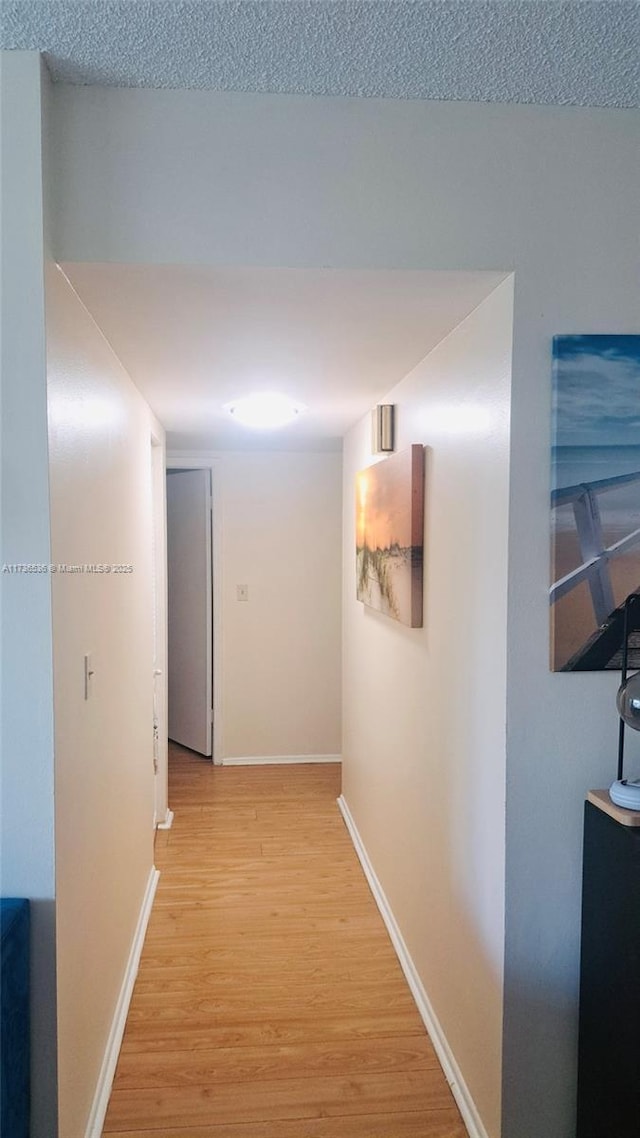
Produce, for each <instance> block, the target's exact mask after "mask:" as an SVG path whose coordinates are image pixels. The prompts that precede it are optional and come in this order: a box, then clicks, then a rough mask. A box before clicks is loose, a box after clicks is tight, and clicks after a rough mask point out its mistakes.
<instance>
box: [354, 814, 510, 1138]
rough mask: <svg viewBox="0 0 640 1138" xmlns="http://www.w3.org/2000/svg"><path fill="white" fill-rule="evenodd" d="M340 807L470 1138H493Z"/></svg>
mask: <svg viewBox="0 0 640 1138" xmlns="http://www.w3.org/2000/svg"><path fill="white" fill-rule="evenodd" d="M338 807H339V810H340V813H341V814H342V817H343V818H344V821H345V825H346V827H347V830H348V831H349V835H350V837H351V841H352V842H353V845H354V848H355V851H356V853H357V855H358V858H359V861H360V864H361V866H362V868H363V870H364V874H365V877H366V878H367V881H368V882H369V887H370V889H371V892H372V893H373V896H374V899H375V902H376V905H377V906H378V909H379V910H380V916H381V917H382V919H383V921H384V923H385V925H386V927H387V932H388V933H389V936H390V937H391V942H392V944H393V947H394V948H395V950H396V955H397V957H398V960H399V962H400V967H401V968H402V971H403V972H404V975H405V979H406V981H407V984H408V985H409V987H410V989H411V994H412V996H413V998H414V1000H415V1002H416V1006H417V1008H418V1011H419V1012H420V1015H421V1017H422V1021H423V1023H424V1026H425V1027H426V1029H427V1032H428V1033H429V1037H430V1039H431V1042H432V1043H433V1046H434V1049H435V1051H436V1054H437V1056H438V1059H439V1060H440V1065H441V1067H442V1070H443V1071H444V1074H445V1078H446V1080H447V1082H448V1083H449V1085H450V1087H451V1091H452V1094H453V1097H454V1098H455V1100H456V1103H457V1104H458V1108H459V1110H460V1113H461V1115H462V1120H463V1122H464V1124H465V1126H466V1128H467V1132H468V1134H469V1135H470V1138H489V1135H488V1134H487V1131H486V1129H485V1127H484V1125H483V1122H482V1119H481V1118H480V1115H479V1114H478V1110H477V1107H476V1105H475V1103H474V1101H473V1098H472V1097H471V1093H470V1091H469V1088H468V1087H467V1084H466V1083H465V1081H464V1079H463V1077H462V1073H461V1071H460V1068H459V1067H458V1064H457V1063H456V1060H455V1057H454V1055H453V1052H452V1050H451V1048H450V1046H449V1043H448V1041H447V1037H446V1035H445V1033H444V1031H443V1030H442V1027H441V1025H440V1023H439V1021H438V1017H437V1016H436V1013H435V1012H434V1010H433V1008H432V1006H431V1003H430V1000H429V997H428V996H427V993H426V991H425V988H424V985H423V983H422V980H421V979H420V977H419V975H418V972H417V969H416V966H415V964H414V963H413V960H412V959H411V956H410V955H409V950H408V948H407V946H406V944H405V942H404V938H403V936H402V933H401V932H400V929H399V928H398V924H397V921H396V919H395V917H394V915H393V912H392V910H391V906H390V905H389V902H388V900H387V898H386V895H385V893H384V890H383V888H382V886H381V884H380V882H379V880H378V878H377V876H376V872H375V870H374V868H373V866H372V864H371V862H370V860H369V855H368V854H367V851H366V849H365V847H364V845H363V843H362V839H361V837H360V834H359V833H358V829H357V827H356V824H355V822H354V820H353V816H352V814H351V811H350V810H349V807H348V806H347V803H346V802H345V799H344V798H343V796H342V795H340V797H339V799H338Z"/></svg>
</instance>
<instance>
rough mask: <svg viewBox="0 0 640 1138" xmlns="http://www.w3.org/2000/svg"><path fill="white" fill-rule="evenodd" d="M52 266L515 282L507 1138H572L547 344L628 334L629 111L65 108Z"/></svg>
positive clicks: (634, 274)
mask: <svg viewBox="0 0 640 1138" xmlns="http://www.w3.org/2000/svg"><path fill="white" fill-rule="evenodd" d="M55 102H56V109H57V120H58V121H57V135H56V155H57V210H56V214H57V219H56V220H57V224H56V233H57V237H56V242H57V243H56V250H57V254H58V256H59V257H60V258H61V259H68V260H74V259H78V260H83V259H86V260H98V261H100V260H116V261H117V260H122V261H133V262H145V261H149V262H153V263H171V262H173V263H189V262H195V263H198V262H200V263H202V262H207V263H211V264H227V265H229V264H231V265H233V264H236V265H237V264H240V265H290V266H297V265H301V266H305V265H306V266H318V265H324V266H328V267H331V268H340V267H344V268H352V269H353V268H374V267H380V268H423V269H448V270H452V269H490V268H495V269H513V270H514V271H515V274H516V291H515V308H514V358H513V390H512V430H511V440H512V443H511V445H512V463H511V492H510V493H511V513H510V560H509V616H508V736H507V755H508V763H507V869H506V876H507V887H506V957H505V973H506V991H505V1035H504V1100H503V1101H504V1125H503V1135H504V1138H539V1136H540V1134H543V1133H544V1135H545V1138H572V1135H573V1126H574V1098H575V1078H574V1077H575V1058H576V1009H577V975H578V941H579V908H580V864H581V827H582V800H583V796H584V792H585V790H586V789H587V788H588V787H589V786H593V785H605V784H606V783H607V781H609V780H610V779H611V777H612V770H613V763H614V755H613V753H614V749H615V739H614V738H613V736H614V735H615V711H614V709H613V703H612V700H613V694H614V689H615V683H616V681H615V676H604V675H600V674H591V675H552V674H550V673H549V670H548V593H547V588H548V579H549V524H548V513H549V441H550V440H549V435H550V431H549V404H550V397H549V388H550V383H549V374H550V341H551V337H552V335H553V334H554V333H559V332H585V333H586V332H604V331H606V332H629V331H634V330H637V327H638V269H639V250H638V243H637V233H638V228H639V223H640V217H639V213H640V194H639V193H638V183H639V181H640V168H639V167H640V146H639V145H638V141H639V139H638V132H639V116H638V113H637V112H636V111H619V110H600V109H588V108H574V107H525V106H499V105H476V104H466V103H428V102H412V101H408V100H407V101H405V100H379V99H361V100H359V99H339V98H334V99H321V98H318V99H308V98H303V97H300V98H294V97H285V96H272V97H270V96H260V95H244V94H216V93H211V92H194V91H150V90H147V91H134V90H126V91H125V90H97V89H91V88H59V89H58V90H57V92H56V99H55Z"/></svg>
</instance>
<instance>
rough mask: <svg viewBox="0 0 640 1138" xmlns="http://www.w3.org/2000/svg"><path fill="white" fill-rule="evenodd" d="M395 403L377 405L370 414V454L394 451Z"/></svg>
mask: <svg viewBox="0 0 640 1138" xmlns="http://www.w3.org/2000/svg"><path fill="white" fill-rule="evenodd" d="M395 410H396V408H395V403H379V404H378V406H377V407H374V408H373V411H372V412H371V453H372V454H383V453H387V452H389V451H393V450H395V445H396V440H395Z"/></svg>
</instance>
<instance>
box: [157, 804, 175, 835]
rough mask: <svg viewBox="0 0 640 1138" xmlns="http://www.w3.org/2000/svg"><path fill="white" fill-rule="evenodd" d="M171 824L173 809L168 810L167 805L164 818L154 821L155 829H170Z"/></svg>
mask: <svg viewBox="0 0 640 1138" xmlns="http://www.w3.org/2000/svg"><path fill="white" fill-rule="evenodd" d="M172 826H173V810H169V808H168V807H167V812H166V814H165V816H164V818H163V819H162V822H157V823H156V830H170V829H171V827H172Z"/></svg>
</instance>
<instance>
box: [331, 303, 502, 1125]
mask: <svg viewBox="0 0 640 1138" xmlns="http://www.w3.org/2000/svg"><path fill="white" fill-rule="evenodd" d="M512 298H513V286H512V282H511V281H506V282H505V283H504V284H502V285H500V286H499V287H498V289H497V290H496V291H495V292H494V293H493V294H492V295H491V296H489V298H488V299H487V300H485V301H483V303H482V304H480V306H479V307H478V308H477V309H476V310H475V311H474V312H473V313H472V314H471V315H470V316H468V317H467V319H466V320H465V321H463V323H462V324H460V325H459V327H458V328H456V329H455V330H454V331H453V332H452V333H451V334H450V335H449V336H447V337H446V339H445V340H443V341H442V343H441V344H440V345H439V346H438V347H437V348H436V349H435V350H434V351H433V352H431V353H430V355H429V356H427V357H426V359H425V360H424V361H423V362H422V363H421V364H419V365H418V367H417V368H415V370H414V371H413V372H411V374H410V375H409V376H407V378H406V379H404V380H403V381H402V382H401V383H400V384H399V385H398V386H397V387H395V388H394V389H393V390H392V391H390V392H389V393H388V395H387V396H385V399H384V402H389V403H395V404H396V415H397V421H398V440H397V449H398V450H403V449H405V448H406V447H408V446H410V445H411V444H412V443H423V444H424V445H425V446H426V447H427V451H426V503H425V592H424V599H425V609H424V627H423V628H422V629H409V628H405V627H404V626H402V625H400V624H398V623H397V622H395V621H392V620H390V619H389V618H387V617H383V616H380V615H379V614H377V613H375V612H372V611H371V610H369V609H367V608H365V606H364V605H362V604H360V603H359V602H358V601H357V600H356V581H355V510H354V502H355V489H354V487H355V476H356V472H357V471H358V470H360V469H362V468H363V467H365V466H368V465H370V463H371V462H372V461H375V460H374V459H373V458H372V456H371V451H370V445H371V442H370V421H369V419H368V418H367V419H365V420H364V421H363V422H362V423H360V424H359V425H358V426H357V427H356V428H354V429H353V430H352V431H351V432H350V433H349V434H348V435H347V437H346V439H345V472H344V497H345V522H344V535H343V538H344V551H345V555H344V566H345V571H344V597H343V606H344V707H345V723H344V744H343V747H344V754H343V763H344V766H343V794H344V797H345V799H346V801H347V804H348V806H349V808H350V811H351V813H352V815H353V816H354V819H355V822H356V825H357V827H358V830H359V833H360V835H361V837H362V839H363V842H364V845H365V847H366V849H367V853H368V855H369V858H370V860H371V862H372V864H373V867H374V869H375V871H376V873H377V876H378V878H379V880H380V882H381V884H382V887H383V889H384V891H385V894H386V897H387V899H388V901H389V904H390V906H391V909H392V910H393V913H394V916H395V918H396V920H397V922H398V924H399V927H400V930H401V932H402V934H403V937H404V939H405V942H406V944H407V947H408V949H409V952H410V954H411V957H412V959H413V961H414V964H415V966H416V968H417V970H418V973H419V975H420V978H421V980H422V983H423V985H424V987H425V989H426V991H427V994H428V997H429V999H430V1002H431V1004H432V1006H433V1008H434V1011H435V1013H436V1016H437V1018H438V1020H439V1022H440V1025H441V1027H442V1029H443V1030H444V1033H445V1035H446V1037H447V1040H448V1042H449V1045H450V1047H451V1050H452V1051H453V1054H454V1056H455V1059H456V1061H457V1064H458V1066H459V1068H460V1070H461V1072H462V1075H463V1078H464V1080H465V1082H466V1084H467V1087H468V1089H469V1092H470V1094H471V1097H472V1099H473V1101H474V1102H475V1106H476V1108H477V1110H478V1112H479V1114H480V1116H481V1118H482V1120H483V1123H484V1126H485V1128H486V1131H487V1134H488V1135H490V1138H497V1136H498V1135H499V1133H500V1100H501V1059H502V1013H503V1006H502V990H503V954H504V852H505V851H504V835H505V764H506V737H505V713H506V615H507V544H508V505H509V500H508V493H509V395H510V385H511V323H512ZM383 461H384V460H383Z"/></svg>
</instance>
